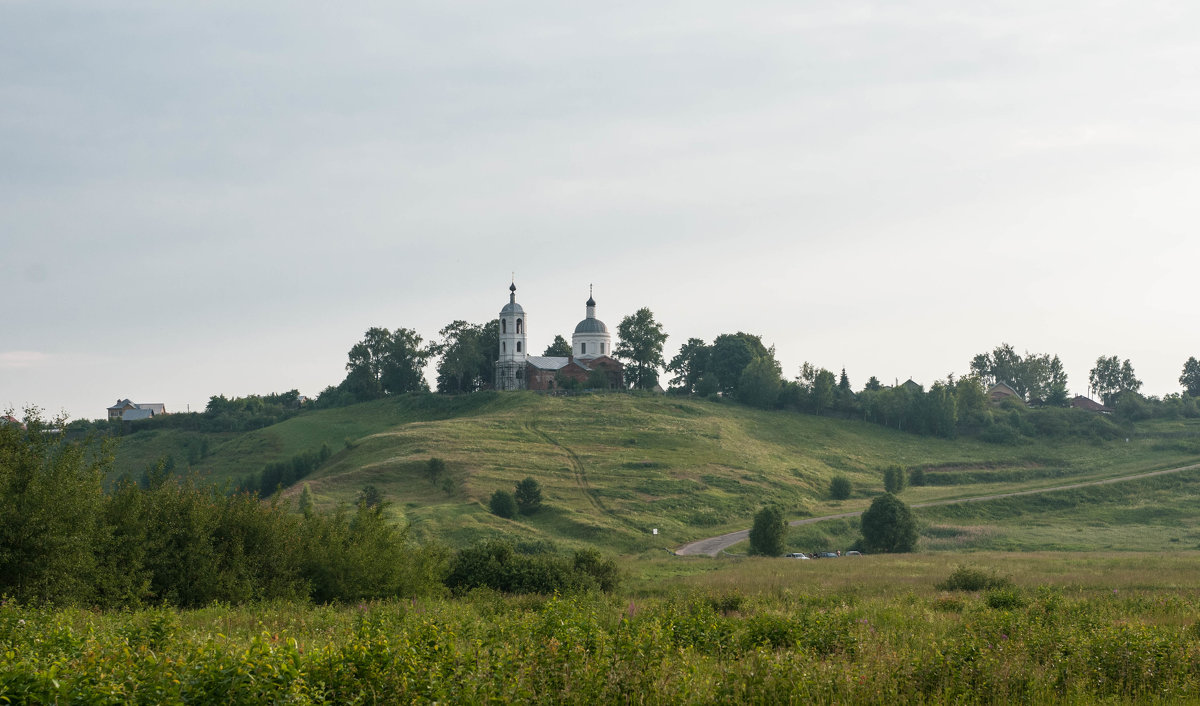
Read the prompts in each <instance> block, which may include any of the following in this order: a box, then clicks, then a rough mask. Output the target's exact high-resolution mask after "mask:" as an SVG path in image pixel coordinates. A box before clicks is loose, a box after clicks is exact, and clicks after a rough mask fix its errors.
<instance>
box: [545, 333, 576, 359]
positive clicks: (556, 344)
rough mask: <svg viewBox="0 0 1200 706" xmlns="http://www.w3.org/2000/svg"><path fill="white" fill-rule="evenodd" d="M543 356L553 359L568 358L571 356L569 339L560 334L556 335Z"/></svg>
mask: <svg viewBox="0 0 1200 706" xmlns="http://www.w3.org/2000/svg"><path fill="white" fill-rule="evenodd" d="M542 355H544V356H548V357H551V358H566V357H568V356H570V355H571V344H570V343H567V339H565V338H563V337H562V336H561V335H560V334H555V335H554V340H553V341H552V342H551V343H550V345H548V346H546V350H545V351H543V352H542Z"/></svg>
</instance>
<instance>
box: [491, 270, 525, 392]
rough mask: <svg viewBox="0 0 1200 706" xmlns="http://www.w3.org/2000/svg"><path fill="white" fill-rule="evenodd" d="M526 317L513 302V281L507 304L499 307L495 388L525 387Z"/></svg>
mask: <svg viewBox="0 0 1200 706" xmlns="http://www.w3.org/2000/svg"><path fill="white" fill-rule="evenodd" d="M527 324H528V319H527V317H526V316H525V310H524V309H523V308H521V305H520V304H518V303H517V283H516V282H515V281H513V282H512V283H511V284H509V285H508V304H505V305H504V308H503V309H501V310H500V350H499V351H497V352H498V354H499V357H498V358H497V359H496V389H497V390H523V389H525V386H526V382H525V356H527V355H528V354H529V351H528V348H527V343H526V335H527V334H526V331H527Z"/></svg>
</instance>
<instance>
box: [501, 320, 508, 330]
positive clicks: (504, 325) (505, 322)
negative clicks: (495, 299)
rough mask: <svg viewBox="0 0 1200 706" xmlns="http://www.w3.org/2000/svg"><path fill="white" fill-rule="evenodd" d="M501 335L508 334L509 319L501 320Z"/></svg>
mask: <svg viewBox="0 0 1200 706" xmlns="http://www.w3.org/2000/svg"><path fill="white" fill-rule="evenodd" d="M500 333H508V319H500Z"/></svg>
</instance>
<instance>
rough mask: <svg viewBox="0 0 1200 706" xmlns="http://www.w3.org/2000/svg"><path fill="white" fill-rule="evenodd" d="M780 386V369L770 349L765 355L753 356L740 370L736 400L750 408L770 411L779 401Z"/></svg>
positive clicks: (781, 381)
mask: <svg viewBox="0 0 1200 706" xmlns="http://www.w3.org/2000/svg"><path fill="white" fill-rule="evenodd" d="M782 384H783V379H782V369H781V368H780V366H779V362H778V361H776V360H775V349H774V348H772V349H770V350H768V351H767V355H759V356H755V357H754V358H753V359H752V360H751V361H750V363H749V364H748V365H746V368H745V369H744V370H742V375H741V378H740V379H739V380H738V393H737V394H738V400H739V401H741V402H743V403H745V404H748V405H750V406H751V407H761V408H763V409H771V408H773V407H774V406H775V404H776V402H778V400H779V390H780V388H781V387H782Z"/></svg>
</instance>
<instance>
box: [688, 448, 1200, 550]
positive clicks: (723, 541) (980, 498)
mask: <svg viewBox="0 0 1200 706" xmlns="http://www.w3.org/2000/svg"><path fill="white" fill-rule="evenodd" d="M1198 468H1200V463H1193V464H1192V465H1190V466H1179V467H1178V468H1167V469H1164V470H1161V471H1149V472H1146V473H1134V474H1133V475H1128V476H1117V477H1115V478H1102V479H1100V480H1089V481H1082V482H1080V483H1068V484H1067V485H1056V486H1054V487H1053V488H1036V489H1034V490H1018V491H1015V492H1012V493H993V494H991V495H977V496H974V497H970V498H954V499H953V500H935V501H933V502H928V503H915V504H913V505H911V506H910V507H913V508H919V507H933V506H934V505H958V504H961V503H980V502H984V501H986V500H996V499H997V498H1011V497H1014V496H1017V495H1036V494H1038V493H1053V492H1055V491H1057V490H1071V489H1072V488H1084V487H1087V486H1089V485H1105V484H1107V483H1121V482H1124V481H1129V480H1138V479H1139V478H1151V477H1153V476H1161V475H1166V474H1168V473H1181V472H1183V471H1192V470H1196V469H1198ZM861 514H862V510H858V511H856V512H841V513H838V514H836V515H824V516H822V517H806V518H804V519H803V520H792V521H791V522H789V523H788V524H789V525H791V526H792V527H796V526H798V525H811V524H813V523H814V522H824V521H826V520H837V519H841V518H844V517H858V516H859V515H861ZM749 537H750V530H748V529H744V530H738V531H737V532H730V533H728V534H722V535H719V536H716V537H709V538H708V539H699V540H696V541H695V542H690V543H688V544H685V545H683V546H682V547H680V548H678V549H676V550H675V553H676V554H677V555H679V556H717V555H718V554H720V553H721V552H723V551H725V550H726V549H728V548H729V547H732V546H733V545H735V544H737V543H738V542H744V541H746V540H747V539H749Z"/></svg>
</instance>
